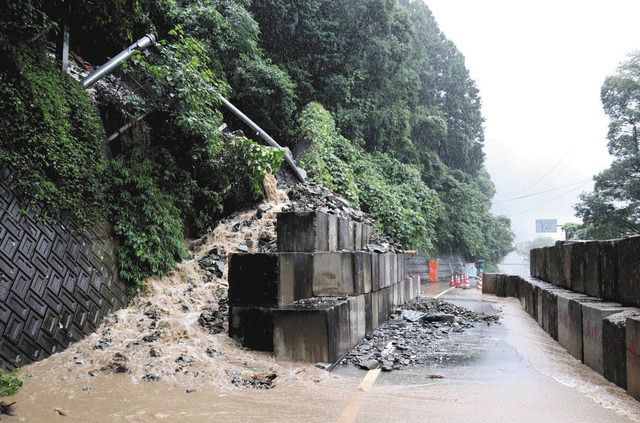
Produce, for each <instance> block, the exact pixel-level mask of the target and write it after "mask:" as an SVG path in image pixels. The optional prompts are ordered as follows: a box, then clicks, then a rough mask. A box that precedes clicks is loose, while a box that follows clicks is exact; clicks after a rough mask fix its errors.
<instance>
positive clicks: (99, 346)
mask: <svg viewBox="0 0 640 423" xmlns="http://www.w3.org/2000/svg"><path fill="white" fill-rule="evenodd" d="M110 343H111V340H110V339H108V338H103V339H98V340H97V341H96V342H95V344H93V349H94V350H103V349H105V348H106V347H108V346H109V344H110Z"/></svg>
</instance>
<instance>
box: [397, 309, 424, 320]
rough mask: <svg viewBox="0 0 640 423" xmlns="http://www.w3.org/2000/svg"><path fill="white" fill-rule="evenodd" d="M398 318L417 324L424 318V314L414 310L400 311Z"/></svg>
mask: <svg viewBox="0 0 640 423" xmlns="http://www.w3.org/2000/svg"><path fill="white" fill-rule="evenodd" d="M400 316H401V317H402V318H403V319H404V320H407V321H409V322H418V321H420V320H421V319H422V318H423V317H424V316H425V313H423V312H421V311H416V310H402V311H401V314H400Z"/></svg>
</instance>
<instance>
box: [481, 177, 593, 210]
mask: <svg viewBox="0 0 640 423" xmlns="http://www.w3.org/2000/svg"><path fill="white" fill-rule="evenodd" d="M590 181H591V178H589V179H584V180H582V181H578V182H574V183H572V184H566V185H561V186H559V187H555V188H551V189H548V190H546V191H540V192H536V193H534V194H527V195H521V196H520V197H513V198H508V199H506V200H500V201H492V202H491V204H500V203H506V202H509V201H514V200H520V199H522V198H528V197H533V196H535V195H540V194H546V193H547V192H552V191H557V190H559V189H562V188H566V187H571V186H574V185H578V184H584V183H585V182H590Z"/></svg>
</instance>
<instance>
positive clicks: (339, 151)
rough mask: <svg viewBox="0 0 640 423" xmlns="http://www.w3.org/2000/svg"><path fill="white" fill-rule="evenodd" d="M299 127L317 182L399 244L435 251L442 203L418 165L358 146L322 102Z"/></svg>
mask: <svg viewBox="0 0 640 423" xmlns="http://www.w3.org/2000/svg"><path fill="white" fill-rule="evenodd" d="M299 126H300V131H301V133H302V137H303V138H305V139H306V140H307V141H309V142H310V143H311V144H310V147H309V149H308V150H307V152H306V154H305V156H304V160H303V161H302V166H303V167H304V168H305V169H307V171H308V172H309V175H310V177H311V178H313V179H314V180H316V181H317V182H320V183H322V184H324V185H326V186H327V187H329V188H331V189H333V190H335V191H336V192H339V193H341V194H343V195H344V197H345V198H346V199H348V200H349V201H351V202H352V203H353V204H354V205H356V206H359V207H360V208H361V209H362V210H364V211H365V212H367V213H369V214H371V215H372V216H373V217H374V218H375V219H376V220H377V221H378V223H379V225H380V229H381V230H382V231H383V232H384V233H386V234H388V235H391V236H393V237H394V239H396V240H397V241H398V242H401V243H405V244H408V245H412V246H414V247H416V248H421V249H424V250H431V249H432V248H433V244H432V243H431V242H432V239H433V233H434V231H435V229H434V227H435V224H436V220H437V218H438V216H439V215H440V214H441V212H442V203H441V202H440V199H439V198H438V195H437V193H436V192H435V191H433V190H432V189H430V188H428V187H427V186H426V185H425V184H424V183H422V181H421V179H420V170H419V168H418V167H417V166H415V165H409V164H404V163H402V162H400V161H398V160H397V159H395V158H393V157H391V156H390V155H388V154H385V153H368V152H366V151H365V150H364V149H363V148H362V147H360V146H357V145H354V144H352V143H351V142H350V141H349V140H347V139H346V138H344V137H342V136H340V135H339V134H338V132H337V129H336V127H335V123H334V121H333V119H332V117H331V114H330V113H329V112H327V111H326V110H325V109H324V108H323V107H322V106H321V105H320V104H319V103H311V104H309V105H308V106H307V107H306V108H305V109H304V110H303V112H302V114H301V117H300V124H299Z"/></svg>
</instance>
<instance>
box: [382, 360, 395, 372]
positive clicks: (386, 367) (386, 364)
mask: <svg viewBox="0 0 640 423" xmlns="http://www.w3.org/2000/svg"><path fill="white" fill-rule="evenodd" d="M392 370H393V363H392V362H390V361H387V360H383V361H382V371H383V372H390V371H392Z"/></svg>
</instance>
